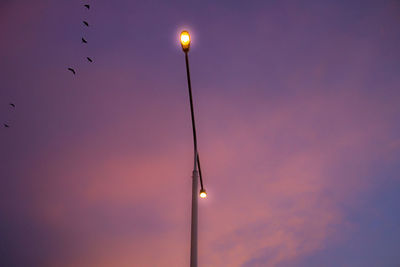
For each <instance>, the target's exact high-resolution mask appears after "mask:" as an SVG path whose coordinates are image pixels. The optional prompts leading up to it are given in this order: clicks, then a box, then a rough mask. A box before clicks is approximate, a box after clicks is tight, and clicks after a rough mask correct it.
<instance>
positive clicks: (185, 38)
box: [180, 31, 190, 52]
mask: <svg viewBox="0 0 400 267" xmlns="http://www.w3.org/2000/svg"><path fill="white" fill-rule="evenodd" d="M180 41H181V45H182V49H183V51H185V52H187V51H189V47H190V34H189V32H188V31H183V32H181V36H180Z"/></svg>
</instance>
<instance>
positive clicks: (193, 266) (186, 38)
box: [180, 31, 207, 267]
mask: <svg viewBox="0 0 400 267" xmlns="http://www.w3.org/2000/svg"><path fill="white" fill-rule="evenodd" d="M180 39H181V45H182V49H183V52H184V53H185V63H186V76H187V82H188V90H189V102H190V114H191V118H192V130H193V146H194V162H193V174H192V220H191V231H190V235H191V236H190V267H197V236H198V233H197V221H198V199H197V198H198V195H197V194H198V183H199V174H200V185H201V190H200V197H201V198H205V197H206V196H207V194H206V191H205V190H204V187H203V178H202V176H201V169H200V158H199V154H198V149H197V135H196V122H195V117H194V108H193V97H192V84H191V81H190V69H189V55H188V53H189V48H190V35H189V33H188V32H187V31H183V32H182V33H181V38H180Z"/></svg>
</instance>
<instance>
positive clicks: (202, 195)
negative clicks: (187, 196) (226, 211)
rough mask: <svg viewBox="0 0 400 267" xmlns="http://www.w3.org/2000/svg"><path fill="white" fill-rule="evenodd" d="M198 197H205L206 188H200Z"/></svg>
mask: <svg viewBox="0 0 400 267" xmlns="http://www.w3.org/2000/svg"><path fill="white" fill-rule="evenodd" d="M200 197H201V198H206V197H207V193H206V190H205V189H201V190H200Z"/></svg>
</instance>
